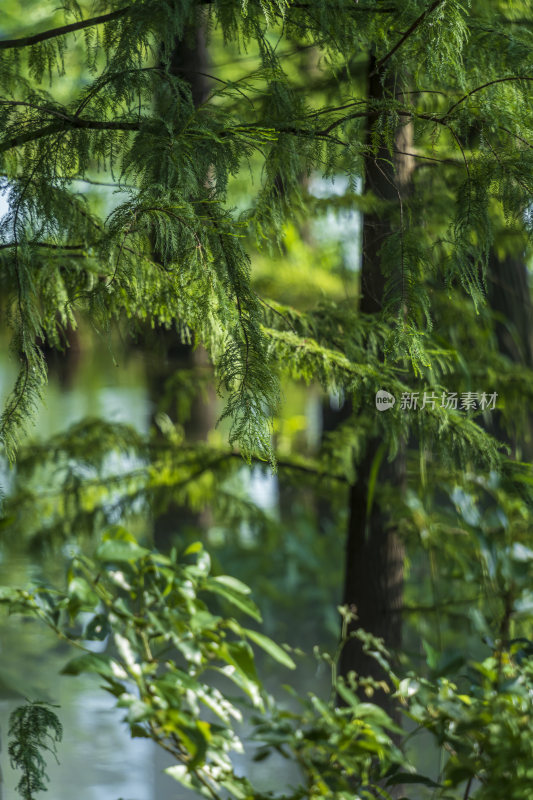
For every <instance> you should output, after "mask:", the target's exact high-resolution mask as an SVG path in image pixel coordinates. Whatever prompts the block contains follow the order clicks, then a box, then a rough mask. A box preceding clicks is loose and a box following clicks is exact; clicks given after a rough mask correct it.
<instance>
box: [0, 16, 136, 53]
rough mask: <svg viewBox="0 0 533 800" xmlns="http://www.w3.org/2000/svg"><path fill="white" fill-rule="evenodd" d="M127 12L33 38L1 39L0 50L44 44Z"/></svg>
mask: <svg viewBox="0 0 533 800" xmlns="http://www.w3.org/2000/svg"><path fill="white" fill-rule="evenodd" d="M129 10H130V6H126V7H125V8H120V9H119V10H118V11H111V12H110V13H109V14H100V15H99V16H98V17H91V18H90V19H82V20H79V21H78V22H72V23H70V25H62V26H61V27H59V28H51V29H50V30H48V31H43V32H42V33H35V34H34V35H33V36H22V37H21V38H20V39H2V40H0V50H10V49H12V48H15V47H31V46H32V45H34V44H38V43H39V42H45V41H46V40H47V39H55V38H56V37H57V36H64V35H65V34H66V33H72V32H73V31H80V30H82V29H83V28H91V27H92V26H93V25H102V24H103V23H105V22H111V20H113V19H118V17H123V16H124V14H126V13H127V12H128V11H129Z"/></svg>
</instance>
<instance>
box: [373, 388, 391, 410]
mask: <svg viewBox="0 0 533 800" xmlns="http://www.w3.org/2000/svg"><path fill="white" fill-rule="evenodd" d="M395 402H396V398H395V397H394V395H393V394H391V393H390V392H386V391H385V390H384V389H380V390H379V391H378V392H376V408H377V410H378V411H387V409H388V408H392V407H393V405H394V403H395Z"/></svg>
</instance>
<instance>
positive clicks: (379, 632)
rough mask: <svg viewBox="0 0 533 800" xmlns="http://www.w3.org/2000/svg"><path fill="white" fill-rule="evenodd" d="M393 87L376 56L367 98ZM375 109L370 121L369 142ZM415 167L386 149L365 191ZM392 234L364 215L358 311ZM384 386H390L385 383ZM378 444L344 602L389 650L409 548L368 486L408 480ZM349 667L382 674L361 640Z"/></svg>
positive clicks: (405, 141) (402, 138)
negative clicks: (379, 71)
mask: <svg viewBox="0 0 533 800" xmlns="http://www.w3.org/2000/svg"><path fill="white" fill-rule="evenodd" d="M391 89H393V86H392V83H391V81H390V80H389V79H385V80H382V76H380V75H379V74H377V73H375V60H374V59H373V58H372V59H370V62H369V78H368V97H369V100H370V101H372V100H377V101H379V100H380V99H382V98H383V97H384V95H385V93H386V92H388V91H390V90H391ZM376 117H377V114H372V115H370V116H369V119H368V128H367V144H369V143H370V137H371V130H372V126H373V124H374V122H375V121H376ZM412 136H413V133H412V126H411V124H407V125H404V126H402V127H400V128H399V129H398V130H397V132H396V137H395V142H396V150H398V151H402V153H405V152H410V150H411V146H412ZM412 172H413V158H412V157H410V156H406V155H403V154H401V153H396V154H395V157H394V161H393V163H392V164H391V158H390V154H389V152H388V151H387V150H386V148H385V147H381V148H380V150H379V152H378V153H377V155H376V156H374V155H372V154H367V156H366V159H365V189H366V191H371V192H372V193H373V194H374V196H375V197H377V198H378V199H379V200H383V201H385V202H388V203H396V204H398V203H399V202H401V200H402V198H404V197H406V196H407V194H408V193H409V188H410V183H411V177H412ZM391 233H392V229H391V223H390V218H389V216H388V215H383V216H382V215H380V214H378V213H368V214H365V216H364V219H363V257H362V267H361V301H360V310H361V312H362V313H365V314H378V313H380V311H381V309H382V304H383V297H384V288H385V280H386V279H385V276H384V275H383V272H382V269H381V265H380V250H381V247H382V245H383V244H384V242H385V241H386V239H387V237H388V236H390V235H391ZM383 388H385V389H386V388H387V387H383ZM381 444H382V443H381V441H380V440H379V439H376V438H372V439H370V440H369V441H368V442H367V446H366V452H365V454H364V457H363V459H362V460H361V463H360V464H359V465H358V468H357V480H356V483H355V484H354V485H353V486H352V488H351V491H350V494H349V506H350V507H349V511H350V513H349V523H348V534H347V541H346V562H345V582H344V597H343V602H344V604H345V605H348V606H350V607H355V609H356V612H357V617H358V618H357V620H356V621H355V622H353V623H351V625H350V628H351V629H352V630H354V629H356V628H359V627H361V628H364V629H365V630H366V631H368V632H370V633H372V634H374V635H376V636H379V637H382V638H383V639H384V640H385V644H386V646H387V647H389V648H391V649H392V650H396V649H399V648H400V646H401V641H402V620H401V606H402V596H403V562H404V548H403V544H402V542H401V540H400V538H399V537H398V535H397V532H396V531H395V530H394V528H393V526H392V525H391V522H390V520H389V519H388V515H387V513H386V511H385V510H384V509H381V508H380V507H379V506H378V504H377V503H376V502H375V501H374V502H372V505H371V507H370V508H369V509H367V506H368V504H369V499H368V498H369V490H370V491H371V488H370V483H371V475H372V474H373V468H375V467H377V466H378V464H379V468H378V473H377V483H376V485H379V484H383V483H385V482H389V483H391V484H393V485H394V486H395V487H397V488H398V489H399V490H400V491H402V488H403V487H404V485H405V456H404V453H402V452H401V453H400V454H399V455H398V457H397V458H396V459H395V461H394V462H393V463H389V462H387V460H386V456H385V457H384V458H382V450H381ZM351 671H354V672H356V673H357V674H358V675H361V676H367V675H369V676H371V677H373V678H375V679H376V680H381V679H383V678H384V677H385V676H384V672H383V670H382V668H381V667H380V666H379V664H378V663H377V662H376V661H375V660H374V659H372V658H370V657H369V656H367V655H366V654H365V653H364V652H363V649H362V645H361V643H360V642H359V640H358V639H351V640H349V641H348V642H347V644H346V645H345V647H344V650H343V652H342V655H341V663H340V673H341V675H343V676H344V677H346V676H347V675H348V674H349V673H350V672H351ZM373 702H376V703H378V704H379V705H381V706H382V707H383V708H385V710H387V711H388V712H389V713H391V707H390V703H389V702H388V698H387V695H386V694H385V693H384V692H378V693H376V695H375V696H374V697H373Z"/></svg>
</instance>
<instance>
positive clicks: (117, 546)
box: [96, 539, 150, 563]
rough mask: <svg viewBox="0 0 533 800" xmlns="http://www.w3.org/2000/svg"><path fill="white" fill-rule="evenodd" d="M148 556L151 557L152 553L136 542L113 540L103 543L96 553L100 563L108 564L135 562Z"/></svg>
mask: <svg viewBox="0 0 533 800" xmlns="http://www.w3.org/2000/svg"><path fill="white" fill-rule="evenodd" d="M148 555H150V551H149V550H147V549H146V547H141V546H140V545H138V544H136V543H135V542H131V541H122V540H118V541H117V540H111V539H109V540H107V541H105V542H102V544H101V545H100V546H99V548H98V550H97V551H96V557H97V558H98V559H99V560H100V561H104V562H107V563H109V562H111V563H112V562H116V561H127V562H135V561H139V560H140V559H141V558H144V557H145V556H148Z"/></svg>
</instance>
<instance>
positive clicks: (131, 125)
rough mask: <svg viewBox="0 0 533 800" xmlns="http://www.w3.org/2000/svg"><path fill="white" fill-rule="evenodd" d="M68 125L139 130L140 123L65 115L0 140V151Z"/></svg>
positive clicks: (31, 140) (49, 134) (52, 132)
mask: <svg viewBox="0 0 533 800" xmlns="http://www.w3.org/2000/svg"><path fill="white" fill-rule="evenodd" d="M68 127H71V128H81V129H84V130H92V131H138V130H140V127H141V123H140V122H126V121H124V122H120V121H117V122H115V121H107V120H94V119H80V118H79V117H67V116H65V118H64V122H63V123H57V122H55V123H52V124H50V125H45V126H44V128H37V130H32V131H27V132H26V133H20V134H19V135H18V136H13V137H12V138H11V139H8V140H7V141H4V142H2V143H1V144H0V153H5V152H7V151H8V150H12V149H13V148H14V147H20V146H21V145H23V144H27V143H28V142H35V141H37V140H38V139H42V138H44V137H45V136H51V135H53V134H54V133H61V131H65V130H68Z"/></svg>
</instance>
